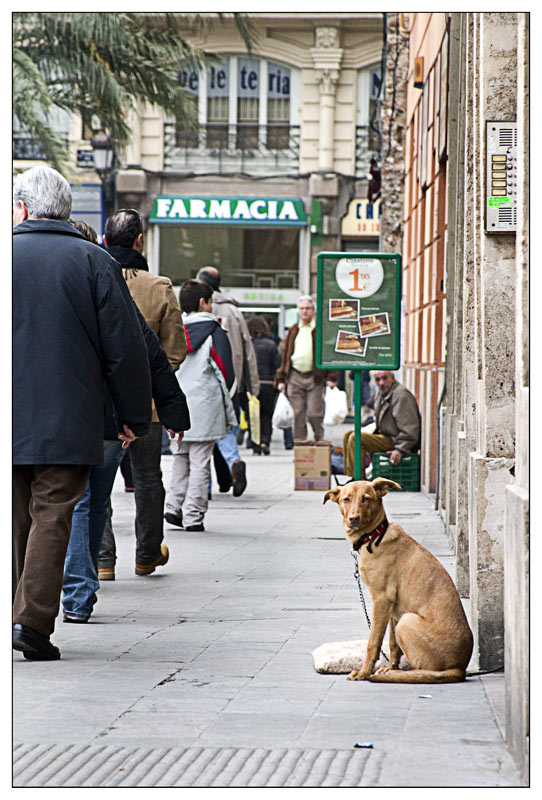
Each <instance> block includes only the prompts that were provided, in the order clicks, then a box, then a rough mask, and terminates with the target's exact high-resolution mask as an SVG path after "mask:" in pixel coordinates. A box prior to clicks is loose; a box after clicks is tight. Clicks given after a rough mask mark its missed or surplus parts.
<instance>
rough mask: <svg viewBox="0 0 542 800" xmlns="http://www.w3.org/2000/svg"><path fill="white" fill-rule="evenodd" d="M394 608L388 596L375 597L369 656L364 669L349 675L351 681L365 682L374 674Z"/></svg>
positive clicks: (367, 655)
mask: <svg viewBox="0 0 542 800" xmlns="http://www.w3.org/2000/svg"><path fill="white" fill-rule="evenodd" d="M392 606H393V604H392V602H391V601H390V600H389V598H388V597H386V595H379V596H378V597H376V598H375V597H374V596H373V624H372V627H371V632H370V634H369V641H368V642H367V654H366V656H365V661H364V662H363V666H362V668H361V669H355V670H353V671H352V672H351V673H350V675H348V680H349V681H364V680H366V679H367V678H368V677H369V675H372V674H373V670H374V668H375V664H376V662H377V661H378V656H379V655H380V648H381V647H382V641H383V639H384V634H385V633H386V628H387V626H388V622H389V620H390V614H391V609H392Z"/></svg>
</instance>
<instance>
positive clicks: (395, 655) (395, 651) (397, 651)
mask: <svg viewBox="0 0 542 800" xmlns="http://www.w3.org/2000/svg"><path fill="white" fill-rule="evenodd" d="M396 624H397V620H395V619H390V667H389V668H390V669H399V664H400V662H401V656H402V655H403V651H402V650H401V648H400V647H399V645H398V644H397V639H396V638H395V626H396Z"/></svg>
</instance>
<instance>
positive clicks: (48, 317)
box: [12, 167, 151, 660]
mask: <svg viewBox="0 0 542 800" xmlns="http://www.w3.org/2000/svg"><path fill="white" fill-rule="evenodd" d="M70 211H71V189H70V186H69V184H68V182H67V181H66V180H65V179H64V178H63V177H62V176H61V175H60V174H59V173H58V172H57V171H56V170H53V169H50V168H49V167H34V168H33V169H30V170H27V171H26V172H24V173H22V174H20V175H18V176H17V177H16V178H15V181H14V188H13V225H14V231H13V233H14V237H13V365H14V370H13V482H12V486H13V559H14V563H13V598H14V599H13V623H14V627H13V647H14V649H16V650H20V651H22V652H23V654H24V656H25V658H27V659H39V660H54V659H58V658H59V657H60V652H59V650H58V648H56V647H55V646H54V645H53V644H52V643H51V642H50V636H51V634H52V633H53V630H54V624H55V618H56V616H57V614H58V609H59V605H60V592H61V587H62V579H63V570H64V559H65V556H66V550H67V547H68V541H69V537H70V531H71V521H72V514H73V509H74V507H75V505H76V503H77V502H78V501H79V499H80V498H81V496H82V495H83V492H84V490H85V487H86V485H87V481H88V477H89V471H90V467H91V466H92V465H101V464H102V463H103V440H104V413H103V386H104V380H105V382H106V384H107V386H108V388H109V390H110V392H111V397H112V398H113V403H114V407H115V412H116V422H117V426H116V438H117V439H119V438H120V440H121V441H123V442H125V443H128V442H130V441H133V440H134V438H135V437H137V436H144V435H145V434H146V433H148V431H149V427H150V421H151V408H150V404H151V377H150V372H149V365H148V360H147V355H146V348H145V341H144V338H143V335H142V332H141V327H140V324H139V321H138V318H137V314H136V309H135V306H134V303H133V301H132V298H131V297H130V293H129V292H128V289H127V287H126V283H125V281H124V279H123V277H122V274H121V271H120V269H119V267H118V264H117V263H116V262H115V261H114V259H112V258H111V256H110V255H109V254H108V253H106V252H105V251H104V250H103V249H102V248H100V247H98V246H96V245H95V244H93V243H91V242H89V241H87V240H86V239H85V237H84V236H83V235H82V234H81V233H80V232H79V231H77V230H76V229H75V228H74V227H73V226H72V225H70V223H69V222H68V219H69V216H70Z"/></svg>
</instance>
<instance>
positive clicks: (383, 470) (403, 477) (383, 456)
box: [372, 453, 420, 492]
mask: <svg viewBox="0 0 542 800" xmlns="http://www.w3.org/2000/svg"><path fill="white" fill-rule="evenodd" d="M372 463H373V474H372V480H374V479H375V478H389V479H390V481H395V482H396V483H398V484H399V485H400V486H401V487H402V489H403V491H404V492H419V491H420V456H419V454H418V453H413V454H412V455H410V456H403V457H402V459H401V463H400V464H395V465H394V464H392V463H391V462H390V457H389V455H388V454H387V453H373V457H372ZM390 491H392V492H396V491H397V489H390Z"/></svg>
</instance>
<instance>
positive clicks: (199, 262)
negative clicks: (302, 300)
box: [160, 225, 300, 289]
mask: <svg viewBox="0 0 542 800" xmlns="http://www.w3.org/2000/svg"><path fill="white" fill-rule="evenodd" d="M299 235H300V234H299V230H298V229H297V228H273V229H264V228H257V229H255V228H241V227H228V226H226V225H224V226H222V225H213V226H211V227H209V226H207V225H160V274H161V275H167V276H168V277H169V278H171V280H172V281H173V283H175V284H177V285H179V284H181V283H183V281H185V280H187V279H188V278H194V277H195V276H196V274H197V272H198V270H199V269H201V267H202V266H205V265H208V266H214V267H217V269H219V270H220V273H221V283H222V285H224V286H229V287H243V288H244V287H250V288H254V289H264V288H277V289H295V288H297V286H298V283H299Z"/></svg>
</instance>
